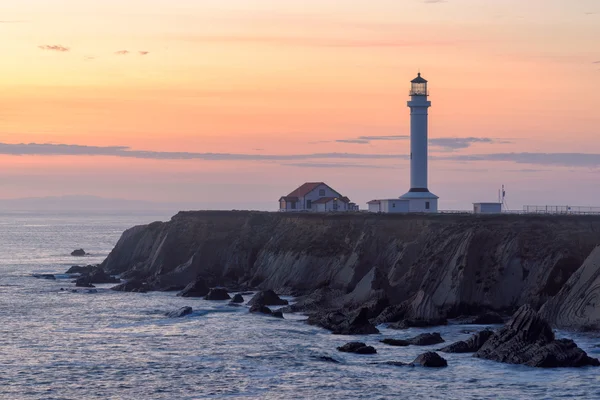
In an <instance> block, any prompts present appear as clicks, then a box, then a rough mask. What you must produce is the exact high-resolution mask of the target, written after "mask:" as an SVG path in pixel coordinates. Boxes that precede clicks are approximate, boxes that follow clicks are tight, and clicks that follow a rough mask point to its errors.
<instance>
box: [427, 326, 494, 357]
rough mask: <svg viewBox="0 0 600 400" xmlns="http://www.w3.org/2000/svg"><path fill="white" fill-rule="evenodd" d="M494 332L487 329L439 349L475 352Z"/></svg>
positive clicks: (455, 351)
mask: <svg viewBox="0 0 600 400" xmlns="http://www.w3.org/2000/svg"><path fill="white" fill-rule="evenodd" d="M493 334H494V331H492V330H490V329H485V330H483V331H481V332H477V333H476V334H474V335H473V336H471V337H470V338H469V339H467V340H461V341H459V342H456V343H452V344H451V345H448V346H446V347H443V348H441V349H440V350H438V351H442V352H444V353H475V352H476V351H477V350H479V349H480V348H481V346H483V345H484V343H485V342H486V341H487V340H488V339H489V338H490V336H492V335H493Z"/></svg>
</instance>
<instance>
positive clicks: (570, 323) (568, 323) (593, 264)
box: [540, 246, 600, 331]
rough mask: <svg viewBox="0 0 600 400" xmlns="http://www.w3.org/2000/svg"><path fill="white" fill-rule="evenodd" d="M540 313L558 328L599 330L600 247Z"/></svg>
mask: <svg viewBox="0 0 600 400" xmlns="http://www.w3.org/2000/svg"><path fill="white" fill-rule="evenodd" d="M540 315H541V316H542V317H544V318H546V319H548V320H549V321H550V322H552V323H553V324H554V325H556V326H557V327H559V328H564V329H572V330H582V331H589V330H593V331H600V246H599V247H596V248H595V249H594V251H593V252H592V253H591V254H590V255H589V256H588V258H587V259H586V260H585V262H584V263H583V265H582V266H581V267H580V268H579V269H578V270H577V271H576V272H575V273H574V274H573V275H572V276H571V277H570V278H569V280H568V281H567V283H565V284H564V285H563V286H562V288H561V289H560V291H559V292H558V294H557V295H556V296H554V297H553V298H551V299H550V300H549V301H548V302H547V303H546V304H544V306H543V307H542V309H541V310H540Z"/></svg>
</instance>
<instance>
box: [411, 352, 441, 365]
mask: <svg viewBox="0 0 600 400" xmlns="http://www.w3.org/2000/svg"><path fill="white" fill-rule="evenodd" d="M411 364H413V365H421V366H423V367H429V368H442V367H447V366H448V362H447V361H446V360H445V359H443V358H442V357H441V356H440V355H439V354H438V353H434V352H433V351H428V352H427V353H423V354H421V355H419V356H418V357H417V358H415V360H414V361H413V362H412V363H411Z"/></svg>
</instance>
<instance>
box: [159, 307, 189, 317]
mask: <svg viewBox="0 0 600 400" xmlns="http://www.w3.org/2000/svg"><path fill="white" fill-rule="evenodd" d="M192 312H193V309H192V307H189V306H185V307H181V308H180V309H179V310H174V311H169V312H168V313H166V314H165V315H166V316H167V317H169V318H181V317H185V316H186V315H190V314H191V313H192Z"/></svg>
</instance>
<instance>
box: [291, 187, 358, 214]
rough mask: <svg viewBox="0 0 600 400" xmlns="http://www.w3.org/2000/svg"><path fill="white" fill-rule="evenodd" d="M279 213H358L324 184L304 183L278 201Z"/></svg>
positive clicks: (344, 198) (342, 197)
mask: <svg viewBox="0 0 600 400" xmlns="http://www.w3.org/2000/svg"><path fill="white" fill-rule="evenodd" d="M279 211H287V212H289V211H312V212H334V211H358V206H357V205H356V204H355V203H352V202H351V201H350V199H349V198H348V197H346V196H342V195H341V194H340V193H339V192H337V191H335V190H333V189H332V188H331V187H329V186H328V185H326V184H325V183H324V182H306V183H305V184H303V185H302V186H300V187H299V188H298V189H296V190H294V191H293V192H291V193H290V194H288V195H287V196H282V197H281V198H280V199H279Z"/></svg>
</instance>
